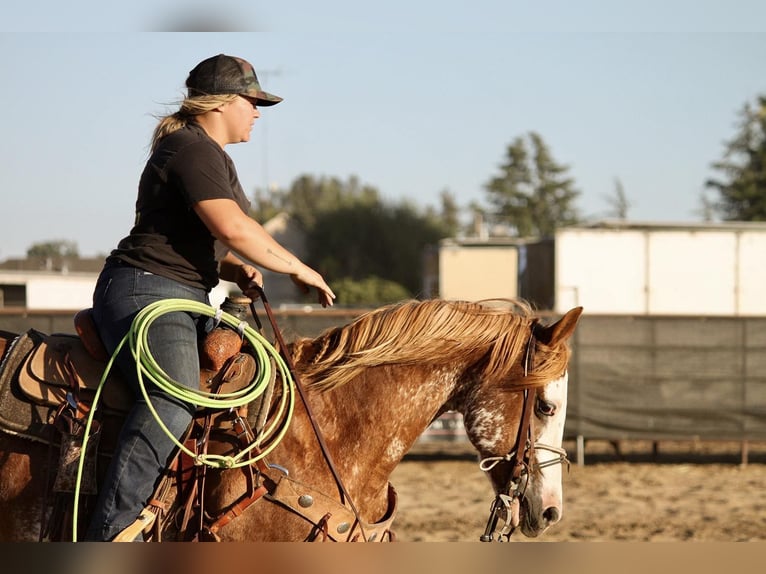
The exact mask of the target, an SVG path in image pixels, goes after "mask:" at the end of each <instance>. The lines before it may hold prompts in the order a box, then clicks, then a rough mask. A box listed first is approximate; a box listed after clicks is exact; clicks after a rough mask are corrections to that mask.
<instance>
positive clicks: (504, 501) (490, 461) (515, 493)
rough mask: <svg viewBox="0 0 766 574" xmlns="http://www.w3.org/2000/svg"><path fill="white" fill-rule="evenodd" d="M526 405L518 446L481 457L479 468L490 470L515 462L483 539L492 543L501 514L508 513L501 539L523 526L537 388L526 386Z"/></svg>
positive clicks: (493, 505) (512, 464)
mask: <svg viewBox="0 0 766 574" xmlns="http://www.w3.org/2000/svg"><path fill="white" fill-rule="evenodd" d="M523 392H524V408H523V410H522V413H521V423H520V424H519V432H518V434H517V435H516V444H515V445H514V448H513V449H512V450H511V451H510V452H509V453H508V454H506V455H505V456H503V457H488V458H484V459H482V460H481V462H480V463H479V468H481V470H483V471H485V472H486V471H488V470H491V469H492V468H494V467H495V466H496V465H497V464H499V463H501V462H506V461H507V462H509V463H510V465H511V478H510V480H509V481H508V484H507V485H506V487H505V489H504V490H503V491H501V492H499V493H498V495H497V496H496V497H495V500H494V501H493V502H492V507H491V508H490V513H489V519H488V520H487V527H486V528H485V530H484V534H483V535H482V536H481V538H480V540H481V541H482V542H491V541H492V540H493V534H494V532H495V529H496V528H497V523H498V519H499V517H500V515H501V514H503V515H504V516H505V524H504V526H503V528H502V529H501V531H500V533H499V535H498V538H497V539H498V540H499V541H502V540H507V539H509V538H510V536H511V534H513V531H514V530H515V529H516V528H517V527H518V525H519V506H520V504H521V497H522V496H524V491H525V490H526V486H527V484H526V481H527V478H528V477H529V472H528V468H529V461H530V458H531V457H532V452H533V450H534V448H535V444H534V437H533V436H532V412H533V411H534V410H535V400H536V392H535V390H534V389H524V391H523Z"/></svg>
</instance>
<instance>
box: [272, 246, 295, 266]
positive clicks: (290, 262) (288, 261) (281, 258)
mask: <svg viewBox="0 0 766 574" xmlns="http://www.w3.org/2000/svg"><path fill="white" fill-rule="evenodd" d="M266 253H268V254H269V255H273V256H274V257H276V258H277V259H279V260H280V261H283V262H284V263H287V264H288V265H289V266H290V267H292V266H293V262H292V261H290V260H289V259H285V258H284V257H280V256H279V255H277V254H276V253H274V252H273V251H272V250H271V249H270V248H269V249H266Z"/></svg>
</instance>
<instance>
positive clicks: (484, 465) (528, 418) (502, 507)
mask: <svg viewBox="0 0 766 574" xmlns="http://www.w3.org/2000/svg"><path fill="white" fill-rule="evenodd" d="M535 327H536V323H533V324H532V327H531V329H530V334H529V340H528V341H527V346H526V350H525V353H524V376H525V377H526V376H527V374H528V373H529V371H530V370H531V369H532V368H534V349H535ZM521 392H522V393H523V397H524V406H523V410H522V413H521V422H520V423H519V430H518V432H517V434H516V441H515V443H514V446H513V448H512V449H511V450H510V451H509V452H508V454H506V455H505V456H491V457H486V458H483V459H482V460H481V461H480V462H479V468H481V470H483V471H484V472H488V471H490V470H492V469H493V468H494V467H495V466H497V465H498V464H502V463H508V464H510V465H511V476H510V478H509V480H508V483H507V484H506V485H505V488H504V489H502V490H500V491H499V492H498V493H497V496H496V497H495V500H494V501H492V506H491V507H490V511H489V519H488V520H487V526H486V528H485V529H484V534H482V536H481V537H480V538H479V540H480V541H481V542H493V541H497V542H504V541H508V540H509V539H510V537H511V534H513V532H514V531H515V530H516V528H517V527H518V525H519V508H520V506H521V500H522V498H523V497H524V492H525V491H526V489H527V484H528V482H529V474H530V472H531V471H532V464H531V462H530V460H531V458H532V454H533V452H534V451H535V449H540V450H547V451H549V452H553V453H555V454H557V455H558V456H557V457H556V458H553V459H551V460H547V461H545V462H542V463H538V464H537V465H535V466H536V467H537V468H538V469H542V468H546V467H548V466H553V465H555V464H564V463H566V464H567V465H568V464H569V460H568V459H567V452H566V450H564V449H563V448H559V447H555V446H549V445H545V444H540V443H538V444H535V438H534V435H533V433H532V413H533V412H534V410H535V404H536V402H537V392H536V391H535V389H529V388H528V389H524V390H523V391H521ZM501 516H503V517H504V521H505V522H504V524H503V526H502V528H500V530H499V532H497V533H496V531H497V527H498V522H499V520H500V518H501Z"/></svg>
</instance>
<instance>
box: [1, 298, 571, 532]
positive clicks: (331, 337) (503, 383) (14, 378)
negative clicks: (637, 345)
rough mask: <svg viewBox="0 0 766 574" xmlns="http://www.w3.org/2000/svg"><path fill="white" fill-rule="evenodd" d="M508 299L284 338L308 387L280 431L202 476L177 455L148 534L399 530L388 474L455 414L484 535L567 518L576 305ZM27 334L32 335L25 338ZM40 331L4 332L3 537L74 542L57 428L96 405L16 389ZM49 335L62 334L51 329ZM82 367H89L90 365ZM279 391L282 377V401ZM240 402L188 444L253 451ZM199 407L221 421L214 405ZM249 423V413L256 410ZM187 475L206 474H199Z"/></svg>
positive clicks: (105, 434)
mask: <svg viewBox="0 0 766 574" xmlns="http://www.w3.org/2000/svg"><path fill="white" fill-rule="evenodd" d="M264 303H265V301H264ZM501 303H503V304H498V302H479V303H472V302H462V301H461V302H458V301H445V300H439V299H433V300H426V301H404V302H401V303H397V304H393V305H389V306H385V307H381V308H379V309H376V310H373V311H371V312H368V313H365V314H362V315H360V316H359V317H358V318H357V319H356V320H354V321H353V322H351V323H349V324H348V325H345V326H341V327H336V328H332V329H329V330H327V331H325V332H324V333H323V334H321V335H320V336H318V337H317V338H315V339H307V338H302V339H297V340H296V341H294V342H292V343H291V344H290V345H284V342H282V344H281V345H280V344H277V347H278V348H280V349H282V352H283V356H284V358H285V361H286V364H287V365H289V367H290V369H291V370H292V372H293V376H294V378H295V382H296V384H297V385H298V387H299V388H300V389H302V391H301V392H300V396H301V400H295V401H294V403H295V406H294V412H293V414H292V418H291V420H290V421H289V424H287V425H286V426H285V429H284V434H283V436H282V435H280V437H279V438H280V440H279V441H278V443H277V444H275V446H273V447H272V448H271V449H270V450H269V452H268V453H267V454H266V455H265V456H264V457H262V458H259V459H258V461H257V462H254V463H252V464H248V465H245V466H236V467H233V468H225V469H207V470H206V471H205V472H200V471H199V466H200V465H194V464H188V462H189V461H188V460H187V464H184V463H183V460H182V459H183V457H180V458H179V459H178V461H177V462H176V463H175V464H174V465H173V467H172V468H171V467H169V470H168V471H167V473H166V474H167V475H168V476H169V477H172V479H171V480H170V481H167V482H166V484H170V485H171V486H170V487H168V488H166V489H165V490H164V494H163V495H162V496H160V494H159V492H158V494H156V495H155V496H156V497H157V500H154V501H153V502H152V503H153V504H154V506H153V507H152V508H153V509H154V510H155V511H156V513H157V515H158V516H159V518H158V519H157V520H155V521H154V524H153V525H152V524H149V525H148V526H147V528H146V529H145V530H144V537H145V538H146V539H147V540H223V541H300V540H336V541H352V540H353V541H373V540H374V541H380V540H391V539H393V531H392V529H391V523H392V521H393V518H394V515H395V511H396V492H395V490H394V488H393V486H391V485H390V484H389V477H390V475H391V473H392V471H393V470H394V468H395V467H396V466H397V464H398V463H399V462H400V461H401V460H402V458H403V457H404V456H405V455H406V454H407V452H408V451H409V449H410V448H411V447H412V446H413V444H414V443H415V441H416V440H417V439H418V438H419V437H420V436H421V434H422V433H423V432H424V430H425V429H426V428H427V427H428V426H429V425H430V423H431V422H433V421H434V420H435V419H436V418H437V417H439V416H440V415H441V414H443V413H445V412H447V411H456V412H459V413H461V414H462V416H463V421H464V425H465V430H466V433H467V436H468V439H469V440H470V441H471V443H472V445H473V446H474V447H475V448H476V450H477V451H478V455H479V459H480V467H481V469H482V470H484V471H485V472H486V475H487V477H488V478H489V480H490V483H491V485H492V488H493V490H494V495H495V502H494V503H493V504H491V505H490V517H489V520H488V523H487V529H486V532H484V536H482V537H481V539H482V540H497V539H507V538H508V537H509V536H510V534H511V533H512V532H513V531H514V530H515V529H517V528H518V529H519V530H521V532H522V533H524V534H525V535H526V536H530V537H534V536H538V535H539V534H541V533H542V532H543V531H544V530H545V529H546V528H548V527H549V526H550V525H552V524H554V523H556V522H557V521H558V520H559V519H560V518H561V516H562V506H563V503H562V466H563V464H566V463H567V460H566V453H565V451H564V450H563V449H562V448H561V444H562V439H563V432H564V418H565V416H566V400H567V367H568V361H569V356H570V350H569V344H568V340H569V338H570V337H571V335H572V333H573V332H574V330H575V327H576V324H577V321H578V318H579V316H580V314H581V312H582V308H580V307H577V308H575V309H572V310H571V311H569V312H567V313H566V314H564V315H563V316H562V317H561V318H560V319H559V320H558V321H556V322H554V323H552V324H549V325H546V324H544V323H543V322H541V320H540V318H539V317H537V316H536V315H535V314H534V313H533V312H531V311H530V309H529V308H528V306H526V305H525V304H524V303H523V302H520V301H504V302H501ZM265 304H266V305H267V303H265ZM251 309H252V305H251ZM267 310H268V308H267ZM269 317H270V318H271V317H272V316H271V313H270V311H269ZM276 332H277V333H278V330H276ZM30 334H33V335H35V337H32V340H33V342H31V343H30V342H29V341H28V340H29V339H30V337H29V335H30ZM67 337H69V339H68V340H69V341H70V342H72V343H73V345H72V346H71V349H70V351H68V352H67V357H74V355H75V352H74V351H75V350H77V348H78V345H80V346H81V343H80V340H79V339H78V338H77V337H76V336H73V335H72V336H67ZM21 339H24V340H25V341H27V345H28V346H27V347H26V348H23V349H21V343H20V340H21ZM45 339H46V336H45V335H42V334H40V333H37V332H34V333H32V332H30V333H27V334H26V337H25V336H24V335H23V334H22V335H18V336H17V335H14V334H11V333H7V332H2V331H0V357H2V363H0V382H2V381H5V382H4V383H2V384H6V385H7V386H8V389H5V390H4V388H3V387H2V386H0V401H2V403H1V404H0V540H2V541H36V540H56V539H63V540H67V539H68V540H72V536H73V535H72V533H71V532H72V523H71V522H70V523H69V526H68V527H67V526H66V525H65V526H63V527H61V526H60V523H61V522H63V521H59V527H58V530H57V531H56V530H55V529H52V526H53V525H54V524H55V523H56V521H57V516H58V515H64V516H66V517H71V516H72V512H71V508H68V509H67V505H69V506H70V507H71V505H72V504H73V503H74V501H79V506H78V508H79V509H80V518H79V520H78V521H77V525H78V526H77V528H78V530H80V528H82V526H83V525H84V524H85V523H87V512H88V503H89V501H90V500H92V493H90V492H88V491H87V489H86V490H84V491H83V492H80V493H79V494H78V495H77V496H78V497H79V498H77V497H75V496H73V495H71V494H62V492H60V491H61V490H66V489H58V490H59V492H52V489H51V485H52V484H53V483H54V481H55V480H56V478H57V477H56V476H55V475H56V467H57V463H56V460H57V459H58V457H59V451H60V443H62V442H64V441H63V439H61V438H60V436H61V435H60V434H59V433H56V432H53V431H51V428H53V427H55V426H57V423H56V416H55V415H56V414H57V413H59V414H60V413H61V412H62V411H63V410H67V409H68V408H69V409H70V410H72V411H73V412H75V415H76V414H77V413H78V412H79V413H80V414H82V411H87V407H82V406H79V405H75V406H74V407H72V405H71V403H72V402H73V400H72V399H73V397H72V395H73V394H74V395H77V394H78V393H77V391H76V390H75V391H74V392H72V391H71V389H70V391H69V392H63V393H61V395H62V396H63V397H64V398H63V399H60V402H61V403H62V404H61V405H60V406H58V407H56V406H51V405H54V404H55V401H53V402H50V401H49V402H47V403H46V404H47V405H48V406H45V404H43V403H44V402H45V401H41V400H38V401H37V404H33V403H32V402H30V401H29V399H28V398H27V397H26V395H24V393H22V392H21V391H19V388H18V386H19V382H18V379H19V377H20V376H23V372H24V371H25V370H29V369H31V368H32V367H30V366H29V364H28V363H29V361H30V359H29V356H31V355H33V354H34V352H35V348H37V345H38V344H39V341H40V340H45ZM279 339H280V337H278V341H277V343H279ZM74 343H76V344H74ZM48 344H49V346H51V347H53V346H55V344H54V342H53V341H50V340H49V341H48ZM283 346H284V347H286V348H283ZM245 347H246V346H245ZM245 347H243V353H246V352H247V349H246V348H245ZM68 348H69V347H68ZM20 349H21V351H20ZM20 354H21V355H22V356H19V355H20ZM85 357H86V359H87V362H88V363H89V365H87V367H88V368H91V369H92V368H93V367H94V366H96V367H97V368H98V370H99V372H101V371H103V368H104V363H101V362H98V361H97V360H95V359H93V358H92V357H90V356H89V355H87V353H86V354H85ZM67 360H68V361H69V362H68V364H71V363H72V362H73V359H67ZM45 361H47V362H52V361H53V360H52V359H45ZM79 361H80V363H82V359H79ZM67 368H69V367H67ZM77 368H78V369H81V370H82V369H83V367H82V364H80V366H78V367H77ZM64 370H67V369H64ZM86 370H87V369H86ZM9 371H12V372H9ZM77 378H78V376H77V375H76V374H74V375H72V376H71V377H70V379H72V380H76V379H77ZM276 378H277V379H279V378H285V377H284V376H283V377H279V376H277V377H276ZM286 378H289V377H286ZM119 382H120V381H119V380H118V382H116V383H114V384H115V385H117V384H119ZM109 384H110V381H107V383H106V385H105V386H104V388H105V389H106V388H107V387H108V386H109ZM75 387H77V385H76V384H75V385H74V387H72V388H75ZM64 391H67V389H64ZM80 391H81V392H80V395H82V394H83V393H84V391H82V389H80ZM285 393H286V391H284V390H280V386H279V384H277V385H276V386H275V390H274V391H273V393H272V394H273V396H274V399H273V401H276V400H277V397H279V396H281V395H283V394H285ZM53 394H55V393H53ZM43 395H45V392H44V393H43ZM48 398H50V397H48ZM75 398H77V397H75ZM80 398H82V397H80ZM67 403H70V404H69V406H68V405H67ZM274 404H276V402H274ZM46 408H47V409H48V410H47V411H45V410H44V409H46ZM9 409H10V410H9ZM41 409H43V410H41ZM100 409H101V407H100V406H99V407H97V408H96V409H94V413H98V412H100ZM104 409H105V411H104V412H105V413H107V414H105V415H104V417H103V420H102V422H101V430H102V432H101V435H102V436H101V437H100V444H99V445H98V448H96V446H93V447H92V450H93V451H94V452H98V455H97V458H96V465H95V466H96V468H97V470H98V471H101V470H103V467H105V466H106V464H105V462H106V461H105V458H106V457H107V456H109V449H110V443H109V440H110V438H109V433H110V430H109V428H110V423H109V420H110V416H111V418H114V419H115V420H116V422H115V423H114V425H117V426H116V428H119V420H120V419H119V408H117V409H116V410H114V412H113V413H112V415H108V413H109V409H108V405H107V406H105V407H104ZM271 409H272V414H273V411H274V410H275V408H274V407H273V406H272V407H271ZM229 411H230V413H229V414H231V411H236V409H229ZM115 412H116V413H117V415H116V416H114V413H115ZM19 413H22V414H25V416H26V419H25V418H24V417H23V416H17V415H19ZM29 413H32V415H31V417H30V416H29ZM35 413H37V414H35ZM40 413H43V414H40ZM238 413H239V411H236V412H234V415H232V416H224V417H222V419H223V423H222V428H225V429H226V431H225V432H224V431H217V430H216V427H215V426H213V427H211V426H210V425H209V424H207V423H205V424H202V426H200V429H202V431H201V435H200V434H199V433H198V434H197V435H196V436H197V437H198V438H196V439H194V440H192V442H194V443H196V444H198V445H199V444H200V443H201V442H202V441H201V439H200V438H199V436H204V437H205V438H206V439H208V438H209V439H210V442H209V444H208V445H207V446H205V448H206V449H208V450H209V451H211V452H212V451H215V452H223V451H226V450H227V449H228V450H232V451H236V450H238V449H241V448H243V447H244V446H243V445H246V444H249V443H250V442H252V435H253V433H252V432H250V431H249V430H248V428H243V424H241V423H243V420H242V417H240V416H238ZM96 418H97V419H98V418H99V417H98V415H97V416H96ZM202 418H204V419H205V420H207V421H210V420H211V419H214V418H215V417H214V416H210V413H208V416H207V417H202ZM8 419H10V420H12V421H16V422H15V426H13V425H7V424H5V421H6V420H8ZM25 420H28V421H31V422H30V423H29V424H28V425H27V423H25V422H24V421H25ZM197 420H198V421H199V420H200V418H198V419H197ZM246 420H248V421H250V422H252V417H249V415H248V417H247V418H246ZM19 421H21V422H19ZM206 425H207V426H206ZM58 426H61V425H60V424H58ZM248 426H249V425H247V424H245V425H244V427H248ZM218 432H220V433H222V435H221V436H222V437H223V438H220V439H217V442H216V441H215V440H213V438H211V437H214V436H216V433H218ZM256 434H257V432H256ZM243 437H249V439H247V440H246V439H245V438H243ZM113 438H114V437H113V436H112V440H113ZM111 444H112V446H113V444H114V443H111ZM184 444H186V443H184ZM88 448H90V443H89V447H88ZM86 450H87V448H86ZM61 451H62V452H63V449H61ZM255 452H258V450H257V449H256V450H255ZM85 458H86V459H87V456H86V457H85ZM85 467H87V464H86V465H85ZM98 474H99V473H98V472H96V471H94V476H98ZM182 475H184V476H185V477H186V478H188V477H189V475H196V478H197V480H196V481H191V482H193V483H194V486H188V485H189V483H190V481H185V479H183V478H182ZM200 475H202V480H199V478H200ZM94 482H95V483H97V479H94ZM424 486H425V485H424ZM94 488H95V486H94ZM190 492H191V493H193V494H191V495H190V494H189V493H190ZM62 500H64V501H65V502H64V503H63V506H62V502H61V501H62ZM488 502H489V499H488ZM75 516H76V515H75ZM142 516H143V515H142ZM194 524H196V525H197V526H195V527H191V526H190V525H194ZM67 532H68V534H67ZM138 532H140V529H139V530H138ZM478 534H479V533H477V536H478Z"/></svg>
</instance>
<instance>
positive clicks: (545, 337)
mask: <svg viewBox="0 0 766 574" xmlns="http://www.w3.org/2000/svg"><path fill="white" fill-rule="evenodd" d="M580 315H582V307H575V308H574V309H570V310H569V311H567V312H566V313H565V314H564V316H563V317H562V318H561V319H559V320H558V321H556V322H555V323H553V325H547V326H545V327H539V328H538V329H537V333H536V337H537V339H538V340H539V341H540V342H541V343H544V344H545V345H548V346H549V347H554V346H556V345H558V344H559V343H563V342H564V341H566V340H567V339H569V337H571V336H572V333H574V330H575V327H576V326H577V321H578V320H579V319H580Z"/></svg>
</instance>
